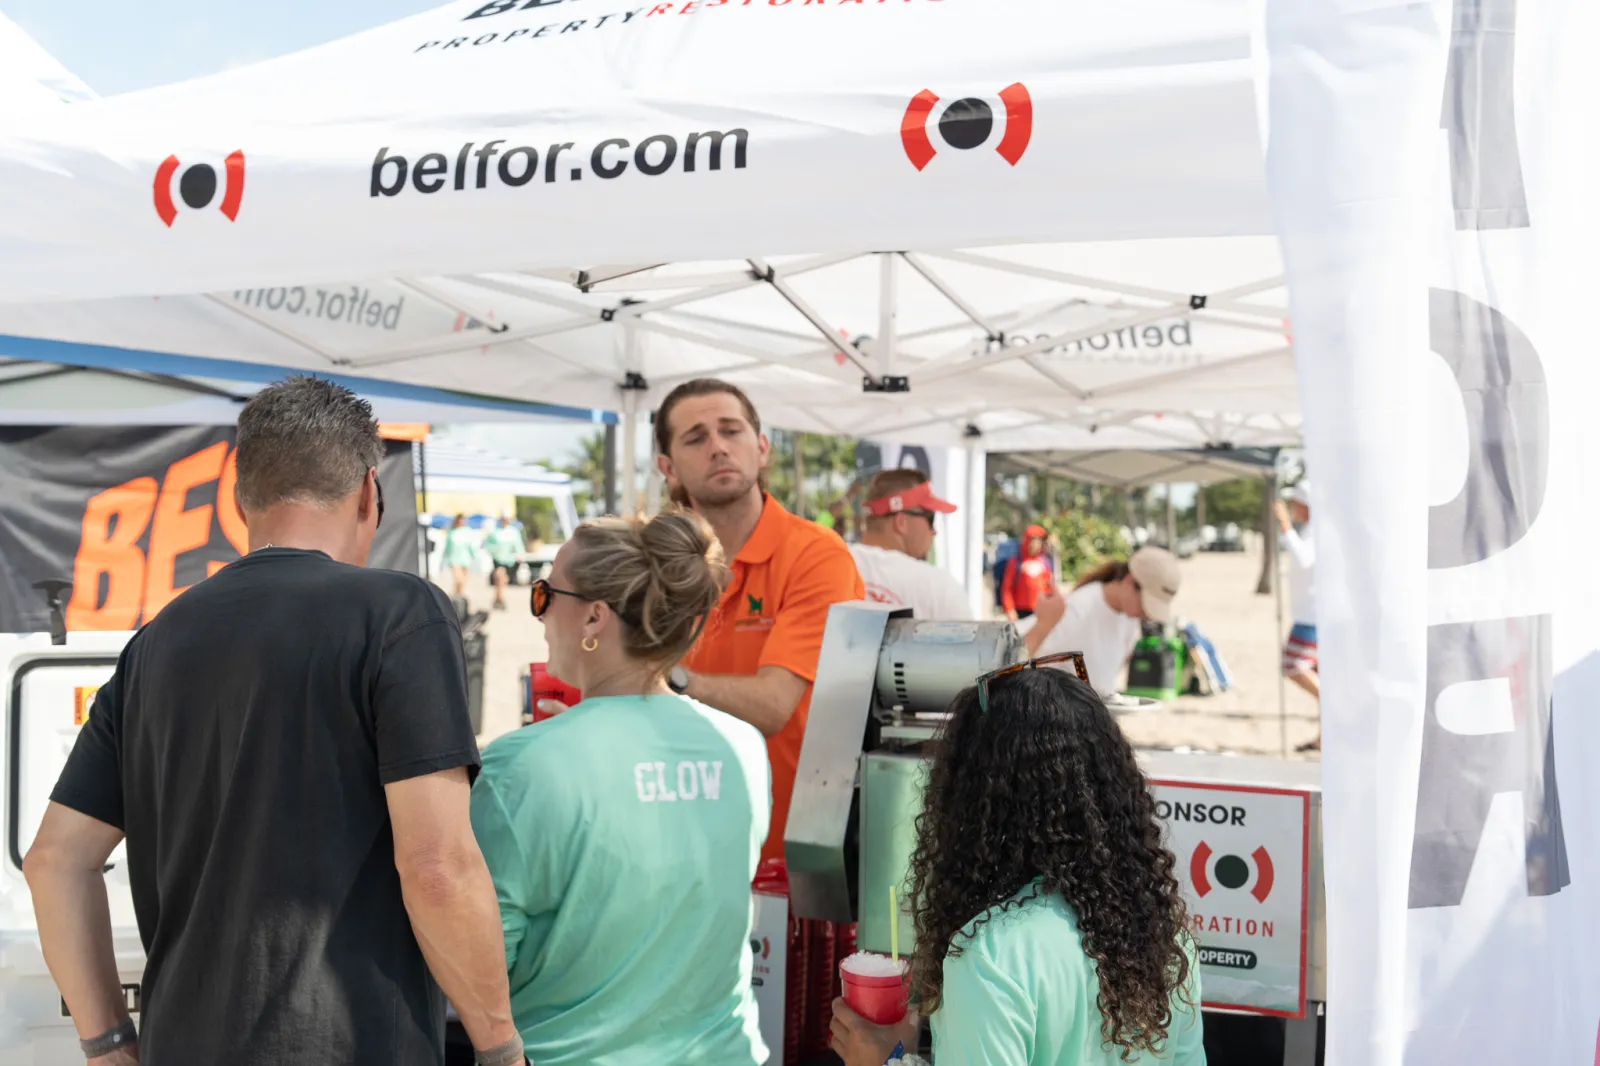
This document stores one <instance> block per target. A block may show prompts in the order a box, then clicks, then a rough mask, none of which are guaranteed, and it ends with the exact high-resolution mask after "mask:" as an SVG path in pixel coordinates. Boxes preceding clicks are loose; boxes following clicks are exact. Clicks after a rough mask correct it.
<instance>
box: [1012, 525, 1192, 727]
mask: <svg viewBox="0 0 1600 1066" xmlns="http://www.w3.org/2000/svg"><path fill="white" fill-rule="evenodd" d="M1182 578H1183V571H1182V569H1181V568H1180V567H1179V566H1178V560H1177V557H1176V556H1174V555H1173V554H1172V553H1171V552H1169V551H1167V550H1166V549H1165V548H1140V549H1139V550H1138V551H1136V552H1134V553H1133V556H1132V557H1131V558H1129V559H1113V560H1111V561H1109V562H1105V563H1101V564H1100V565H1099V566H1097V567H1095V568H1094V569H1092V570H1090V571H1089V572H1088V573H1086V574H1084V575H1083V576H1082V577H1080V578H1078V582H1077V584H1076V585H1074V586H1073V588H1072V591H1071V592H1070V593H1068V594H1067V595H1065V596H1063V595H1062V594H1061V593H1060V592H1059V591H1058V590H1056V589H1054V588H1052V589H1051V590H1050V591H1049V592H1048V593H1047V594H1045V595H1043V596H1041V597H1040V598H1039V604H1038V616H1037V621H1036V622H1035V623H1034V626H1033V628H1032V629H1031V630H1029V631H1028V633H1027V634H1026V635H1025V636H1024V637H1023V641H1024V643H1026V644H1027V646H1028V654H1030V655H1038V656H1049V655H1056V654H1059V653H1061V652H1067V651H1078V652H1082V653H1083V656H1084V661H1085V664H1086V665H1087V667H1088V670H1089V683H1090V684H1091V685H1093V686H1094V689H1095V691H1096V692H1099V693H1100V694H1101V695H1102V696H1110V695H1112V694H1114V693H1115V692H1116V691H1117V685H1118V684H1119V683H1120V682H1121V680H1122V667H1123V665H1124V664H1125V663H1127V661H1128V656H1129V655H1131V654H1132V653H1133V647H1134V645H1135V644H1137V643H1138V642H1139V635H1140V633H1141V632H1142V631H1143V627H1142V626H1141V625H1140V623H1141V622H1143V621H1145V620H1146V619H1148V620H1150V621H1152V622H1170V621H1171V620H1172V598H1173V597H1174V596H1176V595H1177V594H1178V585H1179V584H1180V583H1181V581H1182Z"/></svg>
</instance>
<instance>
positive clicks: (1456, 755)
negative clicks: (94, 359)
mask: <svg viewBox="0 0 1600 1066" xmlns="http://www.w3.org/2000/svg"><path fill="white" fill-rule="evenodd" d="M1494 678H1505V679H1506V680H1507V681H1508V682H1509V683H1510V686H1511V718H1512V721H1513V722H1514V723H1515V725H1514V727H1513V728H1512V729H1511V730H1509V731H1507V732H1503V733H1488V734H1483V735H1464V734H1461V733H1454V732H1451V731H1450V730H1448V729H1446V728H1445V727H1444V726H1443V725H1442V724H1441V723H1440V722H1439V715H1438V705H1439V697H1440V696H1441V695H1443V694H1444V693H1445V692H1446V691H1448V690H1449V689H1450V688H1451V687H1452V686H1455V685H1460V684H1465V683H1467V682H1470V681H1485V680H1490V679H1494ZM1550 678H1551V670H1550V616H1549V615H1539V616H1537V617H1532V618H1496V619H1492V620H1489V621H1484V622H1456V623H1450V624H1447V625H1438V626H1433V627H1431V628H1430V629H1429V630H1428V696H1427V700H1428V702H1427V707H1426V713H1425V715H1424V717H1423V726H1422V776H1421V780H1420V782H1419V784H1418V789H1417V825H1416V833H1415V835H1414V836H1413V838H1412V842H1411V894H1410V904H1409V905H1410V907H1411V908H1412V909H1413V910H1415V909H1419V908H1422V907H1455V906H1459V905H1460V903H1461V899H1462V896H1463V895H1464V894H1465V893H1466V888H1467V875H1468V874H1470V873H1471V872H1472V861H1473V859H1474V858H1475V857H1476V856H1477V854H1478V845H1479V843H1480V841H1481V840H1482V838H1483V826H1484V822H1485V821H1486V820H1487V819H1488V816H1489V803H1490V801H1491V800H1492V799H1494V797H1495V796H1496V795H1498V794H1499V793H1502V792H1521V793H1522V811H1523V817H1524V821H1525V823H1526V824H1525V826H1524V832H1525V834H1526V852H1525V853H1526V856H1527V876H1528V895H1530V896H1553V895H1555V894H1556V893H1557V892H1560V891H1561V890H1562V889H1563V888H1565V887H1566V886H1567V885H1568V884H1569V883H1570V882H1571V880H1572V878H1571V875H1570V873H1569V871H1568V868H1567V845H1566V840H1565V838H1564V837H1563V835H1562V832H1561V800H1560V798H1559V796H1558V795H1557V792H1556V768H1555V746H1554V734H1553V733H1552V731H1551V728H1550V684H1551V682H1550Z"/></svg>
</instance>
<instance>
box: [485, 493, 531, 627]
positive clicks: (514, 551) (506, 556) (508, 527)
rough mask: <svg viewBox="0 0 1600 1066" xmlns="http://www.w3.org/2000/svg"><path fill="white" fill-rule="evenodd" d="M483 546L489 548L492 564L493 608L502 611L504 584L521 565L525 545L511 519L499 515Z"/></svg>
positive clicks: (504, 605) (504, 598)
mask: <svg viewBox="0 0 1600 1066" xmlns="http://www.w3.org/2000/svg"><path fill="white" fill-rule="evenodd" d="M484 547H486V548H488V549H489V561H490V562H492V563H493V564H494V571H493V573H492V574H491V575H490V577H491V580H492V581H493V582H494V609H495V610H497V611H503V610H505V609H506V586H507V585H508V584H510V583H511V579H512V575H514V574H515V573H516V572H517V567H518V566H519V565H521V562H522V553H523V551H524V550H526V548H527V545H526V544H524V543H523V542H522V533H521V531H520V530H518V529H517V527H516V526H514V525H512V524H511V519H510V518H508V517H507V516H505V515H501V516H500V521H499V522H497V523H496V524H495V527H494V529H493V530H492V531H491V532H490V533H489V539H488V542H487V543H486V544H485V545H484Z"/></svg>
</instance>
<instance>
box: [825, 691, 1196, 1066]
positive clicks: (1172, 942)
mask: <svg viewBox="0 0 1600 1066" xmlns="http://www.w3.org/2000/svg"><path fill="white" fill-rule="evenodd" d="M980 690H982V691H980ZM950 709H951V712H952V717H951V719H950V721H949V722H948V723H947V724H946V726H945V733H944V736H943V737H942V738H941V743H940V745H939V748H938V751H937V753H936V755H935V758H934V762H933V765H932V768H931V770H930V772H929V780H928V790H927V794H926V797H925V800H924V815H923V818H922V820H921V821H920V822H919V824H918V837H917V848H916V853H915V856H914V858H913V861H912V872H911V898H912V900H913V901H914V902H913V908H914V914H915V918H916V931H917V942H916V954H915V956H914V957H913V959H912V963H911V997H912V1000H913V1002H915V1003H917V1004H918V1005H919V1007H920V1009H921V1011H922V1013H924V1014H925V1015H927V1017H928V1019H929V1021H930V1023H931V1025H932V1029H933V1066H1113V1064H1118V1063H1124V1062H1137V1063H1152V1062H1161V1063H1174V1064H1176V1066H1204V1063H1205V1050H1204V1048H1203V1046H1202V1044H1201V1022H1200V1011H1199V1004H1200V976H1199V967H1198V965H1197V963H1196V960H1195V954H1194V946H1193V942H1192V940H1191V938H1190V937H1189V935H1188V933H1187V931H1186V930H1187V924H1186V917H1185V910H1184V904H1183V900H1182V898H1181V897H1180V896H1179V893H1178V882H1177V879H1176V878H1175V877H1174V876H1173V865H1174V862H1173V857H1172V854H1171V853H1170V852H1168V851H1167V850H1166V849H1165V848H1164V847H1163V846H1162V843H1161V826H1160V824H1159V822H1158V821H1157V820H1156V812H1155V803H1154V801H1153V800H1152V799H1151V797H1150V792H1149V789H1148V788H1147V787H1146V785H1145V780H1144V776H1143V775H1142V774H1141V773H1140V771H1139V767H1138V765H1137V763H1136V762H1135V761H1134V756H1133V750H1132V748H1130V747H1129V746H1128V742H1127V740H1126V739H1124V737H1123V735H1122V731H1121V729H1120V728H1119V727H1118V726H1117V723H1116V720H1115V719H1113V718H1112V716H1111V714H1110V712H1108V711H1107V710H1106V708H1105V705H1104V704H1103V703H1101V701H1100V697H1099V696H1097V695H1096V694H1095V692H1094V690H1093V689H1091V688H1090V687H1089V686H1088V685H1086V684H1084V683H1083V682H1081V681H1079V680H1078V679H1077V678H1074V677H1071V676H1070V675H1068V674H1066V673H1064V672H1062V671H1060V670H1035V669H1022V670H1019V671H1014V672H1011V673H1009V674H1006V675H1004V676H999V677H994V678H993V679H991V680H989V681H987V682H985V681H983V680H980V681H979V684H978V687H975V688H970V689H967V690H966V691H965V692H963V693H961V694H960V695H959V696H957V697H956V700H955V702H954V703H953V704H952V705H951V708H950ZM833 1034H834V1037H833V1044H834V1050H836V1051H837V1052H839V1054H840V1056H841V1057H842V1058H843V1059H844V1061H845V1066H881V1064H882V1063H883V1062H884V1061H885V1060H887V1059H888V1058H889V1056H890V1054H891V1053H892V1052H893V1050H894V1049H895V1047H896V1045H897V1044H903V1045H904V1047H905V1048H907V1049H914V1048H915V1046H916V1036H917V1024H916V1020H915V1018H914V1017H913V1018H912V1019H908V1021H907V1023H906V1024H905V1025H902V1026H898V1027H893V1028H881V1027H878V1026H874V1025H871V1024H870V1023H868V1022H866V1021H864V1020H863V1019H862V1018H860V1017H859V1016H858V1015H856V1014H855V1013H854V1012H852V1011H851V1010H850V1009H849V1007H847V1006H846V1005H845V1004H844V1002H843V1001H842V1000H841V1001H838V1002H837V1003H835V1004H834V1024H833ZM903 1061H905V1062H907V1063H910V1062H914V1061H916V1059H915V1057H914V1056H907V1057H906V1058H905V1059H904V1060H903Z"/></svg>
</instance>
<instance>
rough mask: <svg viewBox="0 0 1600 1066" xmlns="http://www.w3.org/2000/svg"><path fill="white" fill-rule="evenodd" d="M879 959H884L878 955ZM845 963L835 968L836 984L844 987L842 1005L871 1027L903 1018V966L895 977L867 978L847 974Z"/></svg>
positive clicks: (904, 1001)
mask: <svg viewBox="0 0 1600 1066" xmlns="http://www.w3.org/2000/svg"><path fill="white" fill-rule="evenodd" d="M878 957H879V958H884V959H886V958H888V956H886V955H880V956H878ZM849 962H850V960H849V959H846V960H845V961H844V962H842V963H840V964H839V980H840V982H841V983H842V984H843V985H844V1001H845V1003H846V1004H847V1005H849V1007H850V1009H851V1010H853V1011H855V1012H856V1013H857V1014H859V1015H861V1016H862V1017H863V1018H865V1019H866V1020H867V1021H869V1022H871V1023H872V1024H873V1025H894V1024H895V1023H896V1022H899V1021H901V1020H902V1019H904V1018H905V1016H906V1010H907V1009H908V1008H907V1004H906V979H905V976H904V971H905V963H904V962H902V963H901V964H900V966H901V976H899V977H867V976H865V975H863V974H856V973H851V972H850V968H849Z"/></svg>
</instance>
